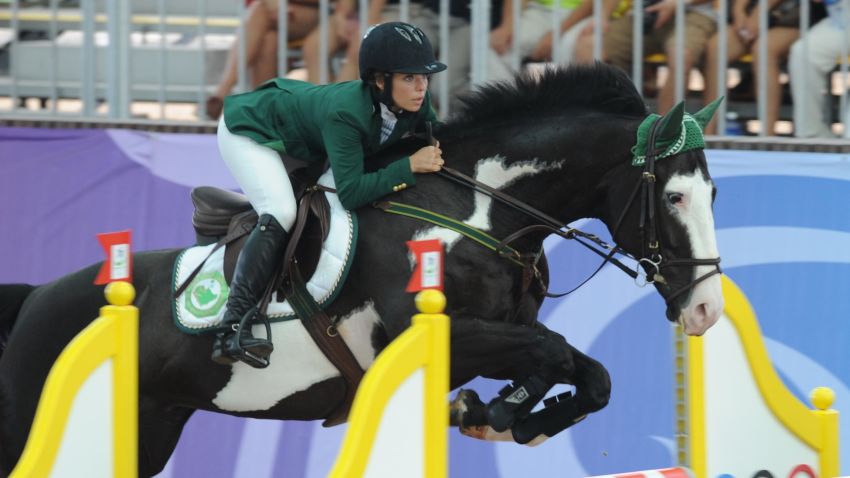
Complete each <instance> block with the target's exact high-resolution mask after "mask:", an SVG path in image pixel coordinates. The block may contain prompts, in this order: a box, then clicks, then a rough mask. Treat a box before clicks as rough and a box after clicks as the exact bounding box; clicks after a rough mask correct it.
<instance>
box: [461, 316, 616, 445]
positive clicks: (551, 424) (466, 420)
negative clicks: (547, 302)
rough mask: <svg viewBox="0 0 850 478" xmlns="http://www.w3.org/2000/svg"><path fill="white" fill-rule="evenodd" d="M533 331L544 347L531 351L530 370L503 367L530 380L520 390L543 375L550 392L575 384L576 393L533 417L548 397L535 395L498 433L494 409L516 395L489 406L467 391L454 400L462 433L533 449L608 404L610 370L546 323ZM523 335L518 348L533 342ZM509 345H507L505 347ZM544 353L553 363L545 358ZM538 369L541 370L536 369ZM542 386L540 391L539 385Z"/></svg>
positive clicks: (528, 362) (548, 405)
mask: <svg viewBox="0 0 850 478" xmlns="http://www.w3.org/2000/svg"><path fill="white" fill-rule="evenodd" d="M488 325H493V324H488ZM501 325H506V324H501ZM507 325H509V324H507ZM515 327H516V326H515ZM521 329H526V328H521ZM528 329H532V330H535V331H536V334H537V337H536V338H534V339H533V340H532V342H537V343H538V344H540V345H542V347H541V348H540V349H539V350H534V351H528V357H527V358H528V359H530V361H527V362H526V364H525V365H526V367H523V366H522V364H521V363H520V364H517V365H515V366H514V367H508V368H505V369H502V371H503V372H504V371H508V372H509V373H517V372H520V373H517V374H516V375H513V377H524V381H523V382H522V383H521V384H518V385H516V386H515V388H514V390H518V389H519V388H520V386H526V385H528V384H531V385H534V383H535V381H534V380H531V379H529V378H528V377H529V375H532V378H533V377H534V376H537V377H540V378H541V379H542V382H543V383H544V384H545V388H546V389H548V387H549V386H551V385H552V384H554V383H569V384H574V385H575V386H576V395H575V396H572V395H569V394H561V395H559V396H558V397H557V398H556V399H554V400H552V399H549V400H547V402H549V403H548V404H547V406H546V407H545V408H544V409H542V410H539V411H537V412H533V413H528V410H530V409H531V406H533V405H534V403H536V402H537V401H539V399H540V398H542V396H538V397H534V400H533V401H530V402H528V403H527V404H524V405H523V408H522V410H524V411H520V413H518V414H517V416H516V417H511V418H512V421H511V428H510V429H507V430H504V431H501V432H497V431H496V430H494V427H493V426H491V425H498V424H496V423H491V422H492V421H493V418H494V417H493V413H492V412H493V406H494V404H497V405H498V404H499V403H500V402H504V401H505V398H506V397H510V396H511V394H505V396H502V397H499V398H498V399H497V400H494V402H491V404H490V405H489V406H488V405H485V404H484V403H483V402H482V401H481V400H480V399H479V398H478V395H477V394H475V392H472V391H470V390H462V391H461V392H460V393H459V394H458V396H457V397H456V398H455V400H454V401H453V402H452V424H453V425H457V426H459V427H460V430H461V432H462V433H464V434H466V435H468V436H472V437H475V438H479V439H483V440H493V441H515V442H518V443H523V444H528V445H532V446H533V445H537V444H540V443H542V442H543V441H545V440H546V439H548V438H550V437H552V436H554V435H556V434H557V433H560V432H561V431H563V430H565V429H566V428H568V427H570V426H572V425H573V424H575V423H577V422H579V421H580V420H582V419H583V418H584V417H585V416H586V415H587V414H588V413H592V412H595V411H598V410H600V409H602V408H603V407H605V405H607V403H608V399H609V396H610V391H611V381H610V377H609V376H608V372H607V371H606V370H605V368H604V367H603V366H602V365H601V364H600V363H599V362H597V361H595V360H593V359H591V358H590V357H588V356H587V355H585V354H583V353H581V352H579V351H578V350H576V349H575V348H574V347H572V346H571V345H569V344H568V343H567V342H566V341H565V340H564V339H563V337H561V336H560V335H558V334H556V333H554V332H552V331H550V330H548V329H547V328H546V327H545V326H543V325H540V324H538V325H537V326H536V327H528ZM514 332H516V331H514ZM526 332H527V331H526ZM522 335H523V334H520V335H519V336H517V337H515V339H517V340H518V341H512V342H511V341H509V342H511V343H512V344H513V345H514V346H516V345H519V344H520V343H521V342H525V341H527V340H528V338H529V337H526V338H525V339H523V338H522ZM453 340H454V336H453ZM504 345H505V344H504V343H503V344H502V346H504ZM541 352H542V354H543V355H544V356H545V357H547V358H548V359H550V360H551V361H547V360H542V361H541V360H539V354H540V353H541ZM564 357H566V360H565V359H564ZM498 366H499V364H493V367H498ZM527 366H531V368H527ZM535 366H538V367H539V368H537V369H536V370H535V369H534V367H535ZM496 375H497V374H496V373H493V374H492V375H491V376H490V378H501V377H497V376H496ZM498 375H500V373H499V374H498ZM485 376H487V375H485ZM508 378H510V377H508ZM536 387H537V388H540V386H539V385H537V386H536ZM518 410H519V409H518ZM488 412H489V413H488ZM495 428H497V429H499V430H503V428H504V427H502V426H496V427H495Z"/></svg>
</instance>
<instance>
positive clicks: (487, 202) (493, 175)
mask: <svg viewBox="0 0 850 478" xmlns="http://www.w3.org/2000/svg"><path fill="white" fill-rule="evenodd" d="M506 159H507V158H505V157H504V156H501V155H496V156H493V157H491V158H484V159H482V160H479V161H478V164H476V166H475V179H476V180H478V181H480V182H482V183H484V184H486V185H488V186H490V187H492V188H496V189H502V188H504V187H507V186H509V185H511V184H512V183H513V182H515V181H517V180H518V179H520V178H522V177H524V176H531V175H534V174H538V173H541V172H543V171H546V170H551V169H558V168H560V167H561V166H562V165H563V162H562V161H559V162H557V163H554V164H546V163H543V162H541V161H538V160H531V161H522V162H517V163H513V164H511V165H510V166H507V165H506V164H505V160H506ZM492 204H493V199H492V198H491V197H490V196H487V195H485V194H482V193H475V208H474V209H473V211H472V215H471V216H469V217H468V218H465V219H463V218H456V219H459V220H462V221H463V222H465V223H466V224H469V225H470V226H474V227H477V228H478V229H481V230H482V231H489V230H491V229H492V227H493V226H492V223H491V221H490V207H491V206H492ZM426 239H440V240H442V241H443V243H444V244H445V245H446V252H449V251H450V250H451V249H452V247H454V246H455V244H457V242H458V241H459V240H460V239H461V235H460V234H458V233H457V232H454V231H450V230H448V229H444V228H442V227H428V228H425V229H422V230H420V231H418V232H417V233H416V234H415V235H414V236H413V240H414V241H422V240H426Z"/></svg>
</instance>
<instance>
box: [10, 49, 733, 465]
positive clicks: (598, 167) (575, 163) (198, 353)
mask: <svg viewBox="0 0 850 478" xmlns="http://www.w3.org/2000/svg"><path fill="white" fill-rule="evenodd" d="M710 117H711V112H706V111H705V110H703V111H701V112H699V113H696V114H694V115H693V116H691V115H687V114H684V113H683V107H682V105H681V104H680V105H678V106H677V107H676V108H674V109H673V110H672V111H671V112H670V113H668V114H667V115H665V116H663V117H658V115H649V114H648V112H647V109H646V106H645V104H644V102H643V100H642V99H641V97H640V95H639V94H638V92H637V91H636V90H635V88H634V87H633V85H632V83H631V81H630V80H629V78H628V77H627V76H626V75H625V74H623V73H622V72H621V71H619V70H616V69H614V68H612V67H608V66H605V65H601V64H597V65H593V66H589V67H574V68H570V69H566V70H552V71H548V72H546V73H545V74H543V75H542V76H539V77H524V76H523V77H518V78H516V79H515V80H514V81H513V82H509V83H499V84H493V85H489V86H486V87H484V88H482V89H481V90H480V91H479V92H477V93H476V94H475V95H474V96H472V97H470V98H468V99H467V106H466V108H465V111H464V112H463V113H462V114H460V115H459V116H458V117H456V118H455V119H453V120H452V121H450V122H449V123H447V124H446V125H445V126H444V127H442V128H441V129H440V130H439V131H438V132H437V137H438V138H439V140H440V143H441V148H442V150H443V152H444V156H445V158H446V159H447V166H451V168H453V169H455V170H457V171H459V172H460V173H463V174H465V175H467V176H470V177H473V178H475V179H477V180H478V181H480V182H481V183H484V184H486V185H488V186H490V187H492V188H494V189H496V190H498V191H499V192H500V193H502V194H504V195H507V196H510V197H511V198H514V199H515V200H517V201H520V202H522V204H523V205H524V206H523V207H520V208H517V207H511V206H510V205H508V204H505V203H504V202H502V201H496V200H494V199H493V198H492V197H490V196H488V195H485V194H483V193H482V192H481V191H480V190H474V189H471V188H469V187H464V186H462V185H458V184H456V183H455V182H452V181H448V180H446V178H444V177H441V176H439V175H436V174H429V175H419V176H417V184H416V186H415V187H413V188H409V189H406V190H403V191H400V192H398V193H395V194H393V195H392V196H391V199H392V200H393V201H399V202H403V203H407V204H411V205H414V206H417V207H420V208H425V209H428V210H430V211H434V212H437V213H439V214H441V215H444V216H449V217H452V218H455V219H458V220H460V221H463V222H465V223H467V224H469V225H471V226H474V227H476V228H478V229H480V230H482V231H485V232H487V233H488V234H490V235H491V236H493V237H495V238H499V239H505V238H510V237H513V239H512V240H511V241H510V246H511V247H512V248H513V249H514V250H515V251H518V253H519V256H518V257H525V258H528V257H533V258H534V261H533V263H525V265H524V266H522V267H520V266H518V265H517V263H516V262H515V261H510V260H506V258H505V257H504V255H500V254H497V253H495V252H494V251H492V250H489V249H486V248H484V247H481V245H480V244H478V243H477V242H476V241H474V240H471V239H470V238H468V237H465V236H463V235H460V234H457V233H455V232H453V231H450V230H447V229H443V228H440V227H437V226H434V225H431V224H428V223H425V222H421V221H418V220H416V219H413V218H409V217H401V216H396V215H391V214H387V213H386V212H384V211H382V210H379V209H377V208H373V207H364V208H362V209H360V210H358V211H357V212H356V213H357V216H358V219H359V228H360V232H359V235H358V238H357V246H356V249H357V254H356V257H355V258H354V261H353V264H352V265H351V269H350V272H349V275H348V278H347V279H346V282H345V284H344V286H343V289H342V291H341V292H340V294H339V295H338V297H337V299H336V300H335V301H334V302H333V303H332V304H330V305H329V306H327V308H326V309H325V310H326V312H327V314H328V315H329V316H330V317H331V318H333V319H334V320H335V321H338V324H339V325H338V330H339V332H340V334H341V335H342V337H343V338H344V340H345V342H346V343H347V344H348V346H349V347H350V348H351V350H352V351H353V355H354V356H355V357H356V359H357V361H358V362H359V365H360V366H361V367H362V368H363V369H367V368H368V367H369V365H370V364H371V363H372V362H373V360H374V359H375V357H376V356H377V355H378V354H379V353H380V351H381V350H382V349H383V348H385V347H386V346H387V344H389V343H390V342H391V341H392V340H393V339H394V338H396V337H397V336H398V335H399V334H401V333H402V331H404V329H405V328H407V327H408V326H409V324H410V317H411V315H412V314H413V313H414V310H415V309H414V304H413V297H412V296H411V295H409V294H405V293H404V285H405V284H406V283H407V279H408V278H409V276H410V273H411V267H412V265H411V262H410V260H409V259H408V251H407V249H406V246H405V242H406V241H409V240H411V239H427V238H439V239H442V240H443V241H444V244H445V247H446V255H445V282H446V295H447V299H448V307H447V310H446V311H447V313H448V314H449V315H450V317H451V318H452V323H451V387H452V388H453V389H454V388H457V387H459V386H461V385H463V384H464V383H466V382H468V381H470V380H472V379H473V378H476V377H479V376H481V377H486V378H490V379H498V380H512V381H514V383H515V386H514V387H513V388H510V387H509V390H508V392H510V393H506V394H504V395H505V396H502V397H501V398H500V397H497V398H496V399H494V401H493V402H491V404H490V405H484V403H483V402H481V401H479V400H478V398H477V396H476V395H475V394H474V393H472V392H471V391H464V392H462V393H460V394H459V395H458V396H457V398H455V400H454V402H453V413H452V414H453V416H452V423H453V424H455V425H457V426H460V427H461V429H462V431H463V432H464V433H466V434H468V435H471V436H475V437H478V438H483V439H492V440H505V439H508V440H514V441H517V442H521V443H529V442H530V443H531V444H536V443H539V442H540V441H542V440H545V439H546V438H548V437H551V436H553V435H554V434H556V433H558V432H560V431H562V430H563V429H565V428H567V427H569V426H570V425H572V424H573V423H575V422H576V421H578V420H580V419H581V418H583V417H584V416H586V415H587V414H589V413H592V412H596V411H598V410H600V409H602V408H603V407H605V405H606V404H607V402H608V399H609V393H610V378H609V375H608V372H607V371H606V370H605V368H604V367H603V366H602V365H601V364H600V363H599V362H597V361H595V360H593V359H592V358H590V357H588V356H587V355H585V354H583V353H582V352H580V351H578V350H576V349H575V348H573V347H572V346H570V344H568V343H567V341H566V340H565V339H564V337H563V336H561V335H559V334H557V333H555V332H552V331H550V330H549V329H547V328H546V327H545V326H544V325H543V324H541V323H539V322H537V320H536V319H537V313H538V310H539V308H540V306H541V303H542V301H543V299H544V297H545V295H546V290H545V289H546V287H547V282H548V275H547V268H546V267H547V265H546V259H545V256H544V255H543V253H542V243H543V240H544V239H545V238H546V237H547V236H548V235H550V234H551V233H552V228H551V227H550V226H551V225H549V226H547V227H540V225H539V216H540V215H544V216H546V217H549V218H553V219H552V220H554V221H557V223H558V225H559V226H565V225H566V224H569V223H570V222H572V221H574V220H576V219H579V218H586V217H592V218H598V219H600V220H601V221H603V222H604V223H605V224H606V225H607V227H608V229H609V230H610V231H611V233H612V237H613V239H614V241H615V242H616V243H617V244H618V246H617V248H616V249H615V250H605V251H603V252H601V253H602V255H604V256H606V257H605V259H606V260H614V252H619V253H621V254H624V255H629V256H631V257H632V258H633V259H635V260H636V261H638V264H640V266H641V267H642V269H643V270H644V271H643V276H645V277H646V278H647V280H648V281H650V282H652V283H653V284H654V286H655V287H656V289H657V290H658V292H659V293H660V295H661V296H662V297H663V298H664V299H666V301H667V313H666V315H667V318H668V319H669V320H671V321H678V322H680V323H681V324H682V326H683V328H684V331H685V333H687V334H690V335H701V334H703V333H704V332H705V331H706V330H707V329H708V328H709V327H711V325H712V324H714V322H715V321H716V320H717V318H718V317H719V315H720V312H721V309H722V301H723V299H722V295H721V291H720V278H719V275H718V274H717V273H718V272H719V268H718V266H717V263H719V257H718V252H717V248H716V242H715V235H714V223H713V215H712V202H713V196H714V192H715V189H714V186H713V183H712V181H711V178H710V176H709V173H708V170H707V165H706V159H705V156H704V154H703V150H702V132H701V128H700V127H699V126H697V127H696V130H694V127H693V125H694V124H697V123H699V124H701V125H702V126H704V124H705V123H706V122H707V121H708V120H709V119H710ZM646 120H649V121H646ZM642 125H643V126H642ZM647 128H648V129H647ZM422 142H423V140H421V139H417V138H414V139H412V140H410V142H408V143H407V144H405V145H403V146H401V147H400V150H398V149H397V150H395V151H390V152H387V153H386V154H383V155H381V157H378V158H370V160H369V161H368V163H369V164H370V167H374V168H377V167H381V166H382V165H384V164H387V163H388V162H390V161H392V160H393V159H395V158H398V157H399V155H400V154H404V153H405V152H408V151H414V150H415V148H416V147H419V146H421V145H422ZM688 144H689V145H690V147H683V145H684V146H687V145H688ZM664 145H669V147H665V146H664ZM694 145H696V146H694ZM644 150H646V151H649V153H650V154H649V155H647V157H644V156H645V155H644ZM665 152H666V155H665V154H662V153H665ZM640 158H643V160H641V159H640ZM527 210H535V211H537V212H538V213H539V214H538V215H537V216H535V215H534V214H529V213H528V212H527ZM529 226H537V227H531V228H529ZM554 230H556V231H557V228H555V229H554ZM517 231H520V232H519V233H517ZM566 231H567V232H564V230H562V231H560V232H556V233H557V234H559V235H562V236H565V237H568V238H569V237H576V236H575V234H571V233H570V230H569V229H567V230H566ZM515 233H516V234H515ZM179 252H180V251H179V250H166V251H155V252H144V253H139V254H137V255H136V256H135V261H134V283H135V286H136V289H137V291H138V295H137V300H136V304H137V305H138V307H139V309H140V311H141V317H140V331H139V332H140V334H139V340H140V355H139V360H140V361H139V380H140V382H139V393H140V397H139V398H140V403H139V425H140V444H139V467H140V474H141V475H142V476H149V475H154V474H156V473H158V472H159V471H160V470H162V469H163V467H164V466H165V464H166V463H167V461H168V459H169V457H170V455H171V454H172V452H173V450H174V447H175V446H176V444H177V441H178V438H179V436H180V433H181V431H182V429H183V427H184V425H185V423H186V421H187V420H188V419H189V417H190V416H191V415H192V413H193V412H194V411H195V410H199V409H200V410H209V411H215V412H220V413H227V414H231V415H238V416H245V417H257V418H274V419H282V420H316V419H322V418H325V417H327V416H328V415H329V414H330V413H331V412H332V411H333V410H334V408H335V407H336V406H337V405H338V404H339V403H340V401H341V400H342V397H343V396H344V395H345V382H344V380H343V378H342V377H341V376H340V373H339V372H338V371H337V370H336V369H335V368H334V367H333V366H332V365H331V363H330V362H329V361H328V360H327V359H326V358H325V357H324V355H323V354H322V353H321V352H320V350H319V349H318V348H317V346H316V345H315V344H314V343H313V342H312V340H311V339H310V336H309V335H308V334H307V332H306V331H305V329H304V327H303V326H302V325H301V323H300V322H299V321H286V322H277V323H274V324H272V330H273V332H274V333H273V337H274V341H275V349H274V352H273V354H272V355H271V365H270V366H269V367H268V368H265V369H254V368H251V367H249V366H247V365H245V364H244V363H241V362H237V363H235V364H233V365H230V366H222V365H218V364H216V363H213V362H212V361H211V360H210V351H211V350H212V340H213V338H212V337H211V336H209V335H201V336H190V335H186V334H184V333H181V332H180V331H179V330H178V328H177V327H175V325H174V323H173V321H172V311H171V273H172V268H173V266H174V262H175V258H176V257H177V255H178V253H179ZM98 269H99V265H96V266H92V267H90V268H87V269H84V270H82V271H79V272H76V273H73V274H70V275H68V276H65V277H62V278H60V279H58V280H56V281H54V282H51V283H49V284H45V285H41V286H38V287H34V286H28V285H6V286H0V337H3V336H7V340H6V341H5V344H4V345H5V346H4V348H3V350H2V358H0V416H2V417H3V419H2V423H0V470H2V472H3V473H8V472H9V471H10V470H11V469H12V468H13V467H14V465H15V463H16V461H17V460H18V458H19V457H20V455H21V452H22V450H23V447H24V444H25V441H26V438H27V435H28V430H29V429H30V426H31V423H32V420H33V416H34V414H35V409H36V405H37V403H38V398H39V394H40V393H41V389H42V386H43V384H44V381H45V378H46V376H47V374H48V371H49V370H50V367H51V366H52V364H53V362H54V361H55V360H56V358H57V356H58V355H59V353H60V352H61V350H62V349H63V348H64V347H65V345H66V344H67V343H68V342H69V341H70V340H71V339H72V338H73V337H74V336H75V335H76V334H77V333H78V332H79V331H80V330H82V329H83V328H84V327H85V326H86V325H88V323H89V322H90V321H91V320H92V319H93V318H94V317H96V316H97V310H98V307H100V306H101V305H102V301H103V295H102V291H101V288H99V287H95V286H92V285H91V284H92V282H93V279H94V277H95V275H96V273H97V271H98ZM530 272H531V273H530ZM600 300H607V299H604V298H600ZM260 330H261V329H258V330H257V331H258V332H259V331H260ZM260 333H261V332H260ZM555 384H572V385H574V386H575V395H574V396H571V397H564V396H561V397H560V400H555V401H556V402H558V403H557V404H556V405H554V406H552V407H547V408H544V409H543V410H541V411H537V412H533V413H532V412H531V406H533V405H534V403H536V402H537V401H539V400H540V399H542V398H543V396H544V395H545V393H546V390H548V389H549V388H550V387H551V386H553V385H555ZM520 395H527V396H530V397H532V398H533V400H528V401H527V402H526V403H524V405H523V406H522V407H519V408H516V407H514V408H513V409H511V408H510V406H508V405H509V404H510V403H515V402H516V400H513V401H511V400H507V398H510V397H513V398H514V399H516V398H517V397H518V396H520ZM550 403H551V402H550ZM494 404H495V405H494ZM494 411H495V412H494ZM496 412H499V413H496ZM506 416H507V417H508V419H505V417H506ZM497 422H498V423H497ZM520 429H521V432H522V433H518V430H520Z"/></svg>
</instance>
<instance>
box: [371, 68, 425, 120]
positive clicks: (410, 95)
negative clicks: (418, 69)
mask: <svg viewBox="0 0 850 478" xmlns="http://www.w3.org/2000/svg"><path fill="white" fill-rule="evenodd" d="M429 76H430V75H420V74H414V73H393V76H392V82H393V90H392V91H393V103H394V105H395V106H396V107H398V108H401V109H403V110H405V111H410V112H416V111H419V109H420V108H422V105H423V104H424V103H425V92H426V91H427V90H428V81H429ZM378 88H380V89H382V90H383V89H384V82H383V78H379V79H378Z"/></svg>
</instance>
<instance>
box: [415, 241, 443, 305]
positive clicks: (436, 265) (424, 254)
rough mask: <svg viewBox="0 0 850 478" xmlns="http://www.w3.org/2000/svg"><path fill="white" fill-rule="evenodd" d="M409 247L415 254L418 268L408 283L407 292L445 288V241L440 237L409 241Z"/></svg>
mask: <svg viewBox="0 0 850 478" xmlns="http://www.w3.org/2000/svg"><path fill="white" fill-rule="evenodd" d="M407 248H408V249H410V252H411V253H413V255H414V260H415V261H416V268H415V269H414V270H413V276H412V277H411V278H410V282H408V283H407V289H405V290H406V291H407V292H419V291H420V290H424V289H437V290H440V291H442V290H443V267H444V266H443V259H444V254H443V243H442V242H441V241H440V240H439V239H430V240H427V241H407Z"/></svg>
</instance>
